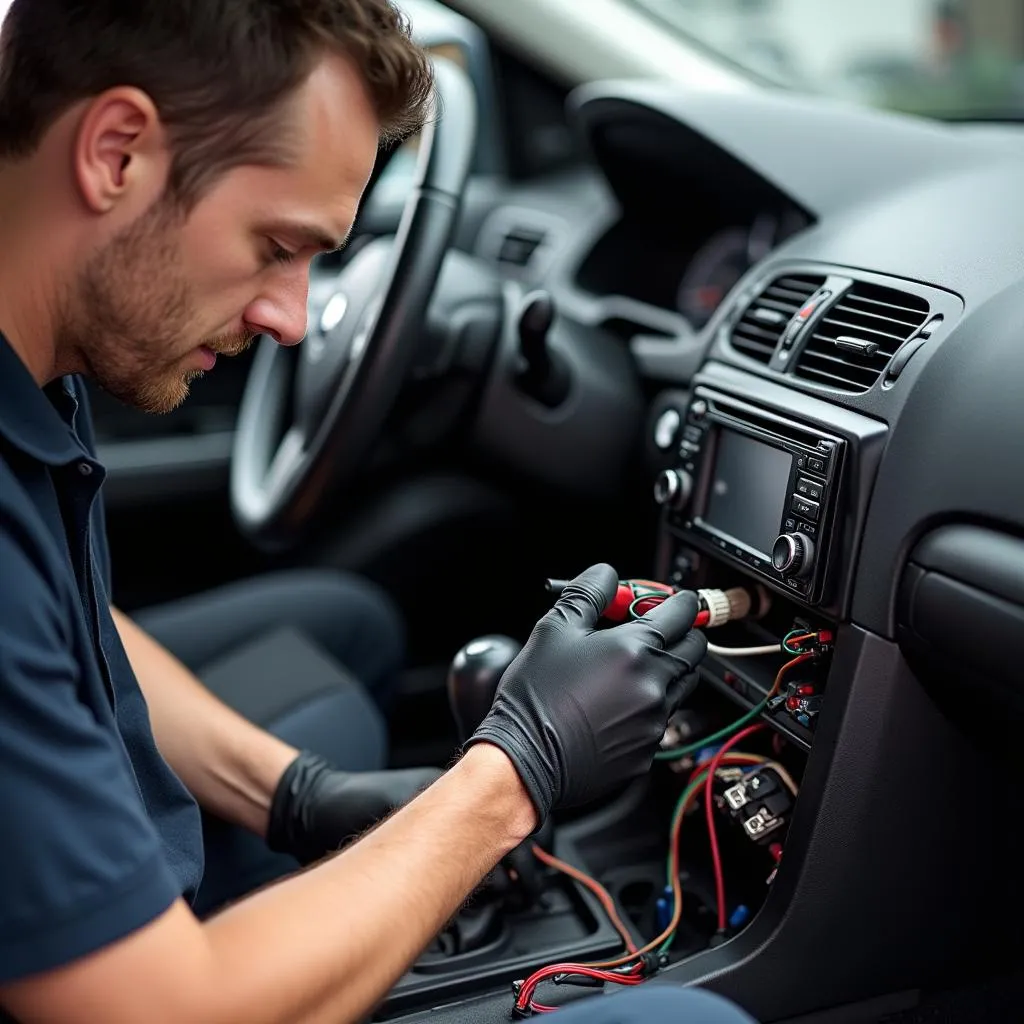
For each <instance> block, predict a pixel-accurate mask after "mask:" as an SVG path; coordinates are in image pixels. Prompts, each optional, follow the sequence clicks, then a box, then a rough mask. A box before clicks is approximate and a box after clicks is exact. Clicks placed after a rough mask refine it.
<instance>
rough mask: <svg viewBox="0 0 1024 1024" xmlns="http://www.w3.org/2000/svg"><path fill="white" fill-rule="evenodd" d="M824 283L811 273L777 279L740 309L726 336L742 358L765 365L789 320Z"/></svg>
mask: <svg viewBox="0 0 1024 1024" xmlns="http://www.w3.org/2000/svg"><path fill="white" fill-rule="evenodd" d="M824 283H825V278H824V277H819V276H817V275H814V274H789V275H786V276H785V277H777V278H775V279H774V280H773V281H771V283H770V284H769V285H768V286H767V287H766V288H764V289H762V291H761V292H760V293H759V294H758V296H757V297H756V298H755V299H754V300H753V301H752V302H751V303H750V304H749V305H748V306H747V307H746V308H745V309H744V310H743V313H742V315H741V316H740V318H739V320H737V321H736V324H735V326H734V327H733V329H732V332H731V333H730V335H729V343H730V344H731V345H732V347H733V348H734V349H735V350H736V351H737V352H739V353H741V354H742V355H745V356H747V357H748V358H749V359H755V360H757V362H759V363H763V364H764V365H767V364H768V363H770V362H771V360H772V355H773V353H774V352H775V347H776V345H778V342H779V339H780V338H781V337H782V335H783V332H784V331H785V330H786V327H787V326H788V324H789V322H790V320H792V319H793V317H794V316H796V314H797V313H799V312H800V310H801V309H802V308H803V307H804V305H805V304H806V302H807V300H808V299H809V298H810V297H811V296H812V295H813V294H814V293H815V292H816V291H817V290H818V289H819V288H820V287H821V286H822V285H823V284H824Z"/></svg>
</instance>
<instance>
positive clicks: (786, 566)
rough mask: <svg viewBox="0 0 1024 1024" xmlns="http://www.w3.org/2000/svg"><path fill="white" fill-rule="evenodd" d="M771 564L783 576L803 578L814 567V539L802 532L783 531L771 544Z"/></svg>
mask: <svg viewBox="0 0 1024 1024" xmlns="http://www.w3.org/2000/svg"><path fill="white" fill-rule="evenodd" d="M772 565H773V566H774V567H775V568H776V569H777V570H778V571H779V572H780V573H782V575H783V576H787V577H792V578H793V579H798V580H799V579H803V578H804V577H805V576H809V575H810V574H811V569H813V568H814V541H812V540H811V538H810V537H808V536H806V535H805V534H802V533H784V534H782V536H780V537H779V539H778V540H777V541H776V542H775V544H774V545H773V546H772Z"/></svg>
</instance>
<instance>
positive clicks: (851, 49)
mask: <svg viewBox="0 0 1024 1024" xmlns="http://www.w3.org/2000/svg"><path fill="white" fill-rule="evenodd" d="M633 2H634V3H635V4H636V5H637V6H642V7H645V8H647V9H648V10H650V11H652V12H653V13H655V14H657V15H658V16H659V17H660V18H661V19H662V20H664V21H665V22H666V24H669V25H671V26H672V27H673V28H675V29H677V30H679V31H680V32H682V33H685V34H687V35H689V36H691V37H692V38H694V39H696V40H698V41H699V42H700V43H702V44H704V45H706V46H708V47H710V48H711V49H713V50H716V51H717V52H719V53H721V54H723V55H724V56H726V57H727V58H729V60H731V61H734V62H735V63H737V64H739V65H742V66H743V67H745V68H748V69H749V70H751V71H754V72H756V73H758V74H759V75H762V76H765V77H767V78H770V79H772V80H773V81H776V82H781V83H783V84H785V85H788V86H792V87H795V88H801V89H807V90H812V91H817V92H827V93H831V94H833V95H840V96H845V97H848V98H851V99H854V100H858V101H861V102H865V103H871V104H875V105H879V106H885V107H892V108H895V109H899V110H906V111H911V112H914V113H922V114H929V115H935V116H940V117H979V118H982V117H996V118H1015V119H1016V118H1024V3H1022V2H1021V0H855V2H850V0H633Z"/></svg>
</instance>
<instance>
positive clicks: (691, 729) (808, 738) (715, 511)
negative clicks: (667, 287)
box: [375, 363, 886, 1021]
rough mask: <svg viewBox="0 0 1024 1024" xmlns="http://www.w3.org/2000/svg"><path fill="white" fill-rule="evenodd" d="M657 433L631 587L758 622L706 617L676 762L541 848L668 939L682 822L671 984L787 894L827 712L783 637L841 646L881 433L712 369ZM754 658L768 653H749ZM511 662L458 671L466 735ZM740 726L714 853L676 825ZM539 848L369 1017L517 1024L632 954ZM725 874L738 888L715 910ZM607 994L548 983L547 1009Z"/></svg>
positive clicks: (475, 902) (823, 674)
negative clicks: (582, 977) (716, 597)
mask: <svg viewBox="0 0 1024 1024" xmlns="http://www.w3.org/2000/svg"><path fill="white" fill-rule="evenodd" d="M650 437H651V439H652V442H653V444H652V445H651V446H650V447H651V450H652V451H653V452H654V453H655V455H654V459H653V460H652V464H651V466H650V469H651V476H652V478H653V479H654V480H655V485H654V499H655V501H656V502H657V503H658V505H659V506H660V510H661V515H660V522H659V529H658V543H657V550H656V553H655V561H654V572H653V573H650V572H649V570H650V566H642V567H638V569H640V572H638V573H637V575H641V574H644V575H647V574H648V573H649V575H650V576H651V578H652V579H654V580H657V581H661V582H664V583H669V584H671V585H672V586H675V587H678V588H686V589H693V590H698V591H700V592H701V593H703V594H708V593H711V592H718V593H721V592H722V588H735V589H739V590H745V591H746V592H747V594H748V595H749V596H750V598H751V600H750V601H749V602H748V603H747V605H746V607H748V608H749V609H750V611H749V613H747V614H746V617H745V618H742V619H739V620H733V621H728V622H724V624H723V621H724V620H723V619H722V618H721V617H720V614H719V611H716V610H714V609H711V610H710V614H709V627H708V636H709V640H710V641H711V642H712V644H713V645H714V646H713V647H712V648H711V650H710V653H709V654H708V657H707V658H706V660H705V662H704V663H703V664H702V666H701V676H702V679H703V681H704V683H705V685H704V686H701V687H699V688H698V690H697V692H696V695H695V697H694V698H692V699H691V700H689V701H688V702H687V705H686V706H685V707H684V708H683V709H681V710H680V711H679V712H677V714H676V715H675V716H674V717H673V719H672V720H671V722H670V726H669V730H668V731H667V732H666V736H665V739H664V740H663V746H664V747H665V748H666V749H665V750H664V751H663V752H662V753H663V755H665V756H664V757H663V758H662V759H661V760H660V762H659V763H656V765H655V769H654V770H653V771H652V772H651V774H650V776H649V777H648V778H646V779H643V780H640V781H639V782H637V783H636V784H634V785H632V786H630V787H629V788H628V789H626V790H625V791H623V792H621V793H619V794H618V795H617V796H615V797H614V798H613V799H611V800H609V801H607V802H605V803H604V804H603V805H601V806H598V807H590V808H582V809H580V810H579V811H577V812H574V813H573V814H571V815H568V816H561V817H559V819H558V820H557V822H556V823H555V827H554V829H553V831H552V832H551V833H550V834H549V835H546V836H545V837H539V842H540V844H541V845H542V847H543V849H544V850H546V851H548V855H550V854H554V855H555V856H556V857H557V858H560V859H561V860H562V861H563V862H566V863H568V864H569V865H570V866H571V867H572V868H575V869H576V870H577V871H582V872H585V873H586V874H587V875H589V876H590V877H591V878H593V879H596V880H597V881H598V882H600V883H601V884H602V885H603V886H604V887H605V889H606V891H607V893H608V894H609V896H610V898H611V900H612V904H613V906H614V907H615V909H616V910H617V912H618V916H619V918H620V920H621V921H622V922H624V924H625V927H626V928H627V929H628V931H629V933H630V935H631V937H632V940H633V942H634V943H635V944H636V945H637V946H642V945H643V944H644V943H646V942H648V941H650V940H651V939H652V937H654V936H656V935H659V933H662V931H663V928H664V926H665V924H666V920H667V919H668V915H670V914H671V912H672V910H673V906H674V903H673V900H674V896H673V894H672V891H671V890H670V889H669V888H667V886H666V867H665V865H666V852H667V850H668V849H669V848H670V828H669V826H670V823H675V822H678V823H679V825H678V827H679V829H680V831H679V833H678V836H679V837H680V838H678V842H679V844H680V845H679V864H680V872H679V875H678V881H679V885H680V891H681V893H682V901H681V913H680V917H679V922H678V926H677V929H676V932H675V934H674V938H673V940H672V942H671V943H670V944H669V946H667V947H666V948H665V950H664V952H663V954H662V959H661V961H660V965H659V968H658V969H659V970H660V971H661V972H662V973H664V974H665V975H671V974H672V972H673V971H674V970H676V969H677V968H682V969H686V970H689V969H690V965H691V964H694V965H695V964H696V963H697V962H699V961H700V960H701V959H702V958H705V957H709V956H712V954H713V953H714V955H715V956H716V958H717V959H716V962H717V963H719V964H721V963H722V962H723V961H722V959H721V957H722V955H724V954H725V953H726V950H727V949H728V948H729V947H730V946H731V944H732V943H733V941H734V940H737V939H738V938H740V937H741V936H743V935H744V934H745V933H746V932H747V931H748V930H750V931H751V934H753V933H754V932H755V931H756V932H759V933H761V934H763V933H764V930H765V929H769V928H770V927H771V926H770V925H769V924H767V923H765V922H764V921H763V920H761V918H763V916H764V914H765V913H767V910H766V908H767V907H768V906H769V904H770V903H771V902H772V901H773V900H774V902H775V904H776V906H775V910H773V911H772V913H773V914H774V913H776V912H777V911H778V901H779V899H780V894H779V893H778V892H774V891H773V888H777V886H774V883H775V879H776V876H777V875H778V874H779V872H780V871H781V868H782V864H781V858H782V851H783V849H784V848H786V843H787V833H788V830H789V824H790V820H791V817H792V816H793V815H794V814H795V813H797V812H798V811H799V806H798V803H799V800H798V792H799V789H800V786H801V784H802V781H803V776H804V771H805V768H806V766H807V763H808V752H809V751H810V750H811V748H812V746H813V745H814V742H815V736H816V727H817V722H818V720H819V719H818V716H819V714H820V713H821V711H822V709H823V707H824V706H825V705H826V704H827V702H828V699H829V693H828V690H829V686H828V683H829V679H828V675H829V673H828V665H829V662H828V659H827V657H819V656H818V655H820V654H821V652H822V650H823V648H822V647H819V648H817V649H816V650H817V654H815V656H814V657H812V656H811V655H807V656H806V657H805V658H804V659H801V658H800V657H797V658H796V659H795V660H794V654H795V653H797V652H798V651H799V650H800V648H799V647H797V648H795V649H794V648H793V647H790V646H788V645H787V644H780V641H782V639H783V638H784V637H786V638H790V637H795V639H796V642H797V643H799V641H800V638H801V637H802V636H803V637H806V636H813V637H816V638H818V639H819V640H821V642H822V643H823V644H824V643H825V641H824V640H823V638H825V637H829V638H830V639H829V641H828V643H829V644H830V643H831V637H833V636H834V635H835V631H836V629H837V628H838V627H839V625H840V624H841V623H842V622H844V621H845V620H846V619H847V617H848V613H847V606H848V603H849V597H850V588H851V585H852V580H853V570H854V564H855V560H856V551H857V546H858V544H859V538H860V533H861V531H862V528H863V522H864V517H865V514H866V510H867V503H868V497H869V495H870V490H871V487H872V483H873V479H874V475H875V471H876V467H877V464H878V461H879V458H880V455H881V451H882V447H883V445H884V443H885V439H886V426H885V424H884V423H881V422H879V421H876V420H873V419H871V418H869V417H866V416H863V415H861V414H860V413H857V412H854V411H853V410H850V409H847V408H844V407H841V406H838V405H833V404H831V403H826V402H823V401H821V400H819V399H817V398H814V397H812V396H808V395H804V394H802V393H794V392H792V391H790V390H788V389H786V388H784V387H781V386H780V385H778V384H776V383H774V382H772V381H769V380H766V379H763V378H759V377H754V376H751V375H748V374H746V373H743V372H742V371H740V370H737V369H735V368H732V367H729V366H725V365H720V364H716V363H709V364H707V365H706V366H705V367H704V369H703V370H702V371H701V373H700V374H699V375H698V377H697V378H695V380H694V382H693V386H692V388H691V389H690V390H688V391H685V392H683V391H680V392H666V393H665V394H664V395H663V396H661V398H660V399H659V400H658V402H657V403H656V405H655V408H654V410H653V412H652V418H651V425H650ZM648 500H650V499H648ZM645 570H646V572H645ZM725 618H726V619H727V618H728V616H725ZM787 642H788V641H787ZM751 648H755V649H757V650H758V652H759V653H758V655H757V656H753V657H752V656H749V655H750V649H751ZM517 650H518V645H517V643H516V642H515V641H513V640H511V639H509V638H507V637H485V638H481V639H480V640H477V641H474V642H473V643H471V644H468V645H467V646H466V648H464V649H463V651H462V652H460V654H459V655H458V656H457V658H456V660H455V662H453V667H452V673H451V675H450V678H449V696H450V697H451V701H452V708H453V712H454V715H455V718H456V721H457V722H458V724H459V728H460V731H461V732H462V734H463V735H466V734H468V733H469V732H471V731H472V729H473V728H474V727H475V724H476V721H477V720H478V718H479V717H480V716H481V714H482V711H481V709H483V710H484V711H485V710H486V708H487V707H488V706H489V703H490V694H492V693H493V687H496V685H497V680H498V678H500V675H501V673H502V672H503V671H504V666H505V665H507V664H508V663H509V662H510V661H511V659H512V658H513V657H514V656H515V654H516V651H517ZM784 676H785V679H784V683H785V685H784V686H782V687H780V680H782V679H783V677H784ZM741 718H743V719H745V720H746V723H747V724H750V723H755V724H758V725H760V726H761V728H760V729H759V730H757V731H756V732H754V733H753V734H751V735H750V736H749V737H746V738H744V740H743V742H742V744H741V747H740V748H737V749H742V751H743V756H749V757H750V758H751V760H752V762H754V767H753V768H747V769H744V768H743V767H742V765H741V766H736V765H733V766H732V767H730V768H728V769H727V770H725V771H724V772H723V773H722V774H721V776H720V777H719V773H716V778H715V780H714V781H715V785H716V788H715V790H714V800H713V805H712V809H711V812H709V813H708V818H709V819H710V818H712V817H713V818H714V819H715V820H716V822H717V825H716V830H717V834H718V840H717V848H718V852H717V853H716V854H711V853H710V852H709V842H708V840H709V825H708V823H707V822H706V821H705V813H704V812H705V811H706V810H707V805H706V804H704V805H703V807H702V810H701V813H697V814H690V815H685V814H684V815H683V816H682V817H679V815H680V814H681V813H682V812H681V811H680V808H681V807H682V794H683V793H684V791H687V780H690V779H693V778H694V777H695V773H696V772H697V771H699V766H700V765H701V764H703V765H705V766H706V765H707V763H708V758H709V757H710V756H712V754H713V753H714V751H716V750H718V749H719V746H720V744H722V743H723V742H724V737H726V736H730V735H733V734H735V732H736V731H737V730H738V729H739V728H741V726H740V725H739V724H738V723H739V721H740V719H741ZM702 738H706V739H702ZM674 827H675V826H674ZM531 847H532V844H526V845H525V846H524V848H522V849H520V850H519V851H516V854H515V855H514V856H513V857H512V858H509V859H507V860H506V862H505V863H503V864H502V865H499V867H498V868H496V870H495V872H494V873H493V874H492V876H491V877H490V878H489V879H488V880H487V882H486V883H485V885H484V886H483V887H482V888H481V889H480V890H479V891H478V892H477V894H475V896H474V897H473V898H472V899H471V900H470V902H469V903H468V904H467V906H466V907H465V908H463V910H462V911H461V912H460V913H459V914H458V915H457V916H456V918H455V919H453V921H452V922H451V923H450V924H449V926H448V927H447V928H446V929H445V930H444V931H443V932H442V933H441V935H439V936H438V937H437V939H436V940H435V942H434V943H433V944H432V946H431V947H430V948H429V949H428V950H427V951H426V952H425V953H424V954H423V956H422V957H421V958H420V959H419V960H418V961H417V963H416V964H415V965H414V966H413V967H412V969H411V970H410V971H409V972H408V973H407V974H406V976H405V977H404V978H402V979H401V980H400V981H399V983H398V984H397V985H396V986H395V988H394V989H393V991H392V992H391V994H390V996H389V997H388V999H387V1000H386V1002H385V1003H384V1004H383V1005H382V1006H381V1007H380V1008H379V1009H378V1011H377V1014H376V1016H375V1019H377V1020H393V1019H398V1018H402V1019H405V1020H408V1021H412V1020H421V1019H423V1020H428V1019H434V1017H433V1014H434V1013H435V1012H437V1010H436V1008H438V1007H444V1006H451V1012H452V1013H453V1014H455V1016H458V1015H459V1014H460V1013H461V1014H464V1019H466V1020H469V1019H473V1020H480V1021H483V1020H491V1019H494V1020H498V1019H501V1020H507V1019H509V1013H510V1011H511V1009H512V1003H513V992H514V985H515V983H516V982H518V981H520V980H521V979H523V978H525V977H527V976H528V975H530V974H531V972H532V971H534V970H535V969H537V968H538V967H541V966H543V965H545V964H550V963H564V962H565V961H570V962H575V963H579V962H584V963H585V962H587V961H590V962H593V961H595V960H598V961H600V960H607V959H609V958H614V957H616V956H617V955H619V954H620V953H621V952H622V948H623V940H622V934H621V932H620V931H618V930H617V929H616V928H615V927H614V926H613V924H612V922H611V920H610V918H609V915H608V913H607V910H606V908H605V907H604V906H603V905H602V902H601V900H599V899H598V898H597V897H596V896H595V894H594V892H593V891H592V889H591V888H590V887H588V886H587V885H586V884H584V882H583V881H582V880H581V879H580V878H579V877H573V876H571V875H570V874H567V873H565V872H564V871H563V870H561V869H557V870H556V869H553V868H552V867H551V866H550V865H548V863H547V862H545V863H544V864H540V863H538V862H536V861H534V860H533V853H532V848H531ZM794 856H795V855H794ZM719 872H721V873H723V877H724V878H725V879H727V883H728V884H727V886H726V888H725V890H724V895H725V903H724V906H723V907H722V908H720V907H719V896H718V890H717V889H716V885H717V881H716V879H717V878H718V877H719V874H718V873H719ZM723 913H724V915H725V917H726V923H725V927H724V928H723V926H722V918H721V915H722V914H723ZM755 923H756V924H757V928H754V927H753V925H755ZM752 941H753V940H752ZM693 970H694V971H696V970H697V968H696V967H694V968H693ZM691 973H692V972H691ZM576 984H578V982H577V983H576ZM594 991H595V990H594V989H592V988H591V989H590V990H589V991H588V990H587V989H583V988H574V987H573V985H571V984H565V985H563V986H558V985H552V984H551V983H550V982H549V983H548V985H547V988H546V990H545V993H544V1002H546V1003H549V1002H556V1003H564V1002H565V1001H567V1000H568V1001H571V1000H572V999H573V998H580V997H584V998H585V997H586V996H587V995H593V994H594ZM481 1000H482V1001H481ZM463 1004H466V1005H465V1007H463ZM488 1014H490V1016H488ZM459 1019H460V1020H461V1019H463V1017H459Z"/></svg>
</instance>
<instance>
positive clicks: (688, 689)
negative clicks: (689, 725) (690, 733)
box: [665, 672, 700, 717]
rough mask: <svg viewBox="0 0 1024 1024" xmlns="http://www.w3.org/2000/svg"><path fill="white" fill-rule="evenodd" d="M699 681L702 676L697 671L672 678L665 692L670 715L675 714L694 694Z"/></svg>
mask: <svg viewBox="0 0 1024 1024" xmlns="http://www.w3.org/2000/svg"><path fill="white" fill-rule="evenodd" d="M698 683H700V676H699V675H698V674H697V673H696V672H687V673H686V674H685V675H682V676H678V677H677V678H676V679H673V680H672V682H671V683H670V684H669V687H668V690H667V691H666V692H665V703H666V706H667V708H668V714H669V717H671V716H672V715H674V714H675V713H676V712H677V711H678V710H679V709H680V708H681V707H682V706H683V705H684V704H685V703H686V702H687V701H688V700H689V699H690V697H692V696H693V691H694V690H696V689H697V685H698Z"/></svg>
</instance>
